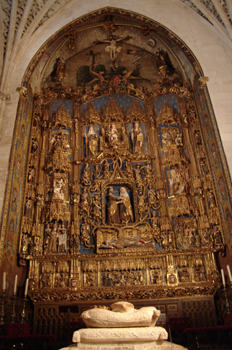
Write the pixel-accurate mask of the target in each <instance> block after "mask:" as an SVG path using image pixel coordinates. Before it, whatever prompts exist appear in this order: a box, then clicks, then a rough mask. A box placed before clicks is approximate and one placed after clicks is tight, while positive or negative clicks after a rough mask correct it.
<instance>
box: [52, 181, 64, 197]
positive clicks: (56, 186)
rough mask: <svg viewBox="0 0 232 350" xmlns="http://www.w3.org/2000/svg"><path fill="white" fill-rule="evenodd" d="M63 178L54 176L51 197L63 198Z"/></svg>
mask: <svg viewBox="0 0 232 350" xmlns="http://www.w3.org/2000/svg"><path fill="white" fill-rule="evenodd" d="M64 191H65V180H64V178H63V177H60V178H56V179H55V180H54V182H53V193H54V196H53V199H60V200H64Z"/></svg>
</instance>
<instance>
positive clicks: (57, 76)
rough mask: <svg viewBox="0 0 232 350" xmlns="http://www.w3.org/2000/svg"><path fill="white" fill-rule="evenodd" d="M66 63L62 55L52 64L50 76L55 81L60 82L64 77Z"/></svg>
mask: <svg viewBox="0 0 232 350" xmlns="http://www.w3.org/2000/svg"><path fill="white" fill-rule="evenodd" d="M65 69H66V63H65V60H64V59H63V57H58V58H57V60H56V63H55V64H54V68H53V72H52V78H53V80H55V81H58V82H60V81H61V80H62V79H64V77H65Z"/></svg>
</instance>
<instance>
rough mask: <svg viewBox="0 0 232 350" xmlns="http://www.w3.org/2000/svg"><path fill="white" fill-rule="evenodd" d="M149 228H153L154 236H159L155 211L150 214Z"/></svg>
mask: <svg viewBox="0 0 232 350" xmlns="http://www.w3.org/2000/svg"><path fill="white" fill-rule="evenodd" d="M151 226H152V228H153V233H154V235H155V236H157V235H159V234H160V228H159V218H158V217H157V213H156V211H153V212H152V217H151Z"/></svg>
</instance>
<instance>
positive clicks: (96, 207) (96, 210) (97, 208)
mask: <svg viewBox="0 0 232 350" xmlns="http://www.w3.org/2000/svg"><path fill="white" fill-rule="evenodd" d="M92 205H93V210H92V214H93V219H94V220H95V221H96V223H97V224H99V221H100V219H101V216H102V215H101V203H100V200H99V198H98V195H95V197H94V199H93V204H92Z"/></svg>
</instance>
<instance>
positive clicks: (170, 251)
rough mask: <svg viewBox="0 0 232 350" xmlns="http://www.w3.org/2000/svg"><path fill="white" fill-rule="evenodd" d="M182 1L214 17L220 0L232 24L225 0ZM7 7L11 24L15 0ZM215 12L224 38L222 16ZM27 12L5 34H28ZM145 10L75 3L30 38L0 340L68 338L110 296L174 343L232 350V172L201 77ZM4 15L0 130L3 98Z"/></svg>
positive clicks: (4, 224)
mask: <svg viewBox="0 0 232 350" xmlns="http://www.w3.org/2000/svg"><path fill="white" fill-rule="evenodd" d="M167 2H169V1H167ZM170 2H172V1H170ZM177 2H180V3H181V6H182V5H183V6H185V8H188V9H189V10H190V9H191V11H195V16H199V17H201V20H202V21H204V22H207V21H208V22H209V21H210V20H211V21H212V18H211V17H209V16H208V18H207V17H206V14H207V13H204V12H203V13H202V11H203V9H202V6H205V8H206V9H208V10H209V4H213V5H214V9H215V11H216V10H217V11H219V8H218V7H217V6H216V5H218V4H221V3H224V7H223V8H224V10H225V9H226V10H227V19H228V20H229V21H230V22H231V19H230V11H231V7H232V6H231V2H230V1H224V2H223V1H222V2H220V1H208V2H204V1H203V4H202V5H201V6H200V5H199V6H198V8H197V9H198V11H196V8H194V6H195V7H196V5H197V4H198V3H202V2H200V1H193V2H191V1H182V2H181V1H176V3H177ZM25 3H26V4H24V3H23V2H21V3H20V1H19V2H18V3H17V4H18V5H20V4H21V7H20V6H19V7H18V9H20V8H21V10H22V11H21V16H22V18H23V16H24V14H25V16H26V15H27V14H30V13H31V12H30V6H32V7H31V9H32V8H33V5H32V4H31V2H30V1H26V2H25ZM47 3H50V1H48V2H47ZM215 3H216V4H215ZM23 4H24V5H23ZM62 4H63V3H62ZM66 4H68V2H66V3H64V4H63V5H62V6H63V7H65V6H66ZM47 5H48V4H46V5H45V4H43V5H40V6H41V7H39V8H38V9H37V10H38V11H43V6H47ZM4 6H5V5H2V11H3V10H4V9H5V10H6V7H5V8H4ZM9 6H10V9H11V12H10V13H11V14H10V15H9V18H10V19H11V21H12V18H14V17H12V16H13V15H12V13H14V11H16V9H14V6H16V5H14V4H13V5H12V4H11V5H9V4H8V9H9ZM67 6H68V5H67ZM218 6H219V5H218ZM70 9H72V7H71V6H70ZM5 10H4V11H5ZM54 11H58V9H56V8H55V10H54ZM44 12H45V11H44ZM4 13H6V11H5V12H4ZM15 13H16V12H15ZM18 13H20V11H19V12H18ZM217 14H218V12H217ZM34 15H35V14H34ZM211 15H212V16H213V14H212V11H211ZM214 15H215V13H214ZM218 15H221V19H222V20H224V27H223V28H224V29H223V30H225V31H227V32H228V33H229V34H228V35H229V36H230V22H229V24H228V21H226V19H225V17H224V16H222V14H221V12H219V14H218ZM51 16H52V15H51ZM19 17H20V16H19ZM216 17H217V16H216ZM20 18H21V17H20ZM22 18H21V22H20V21H19V24H17V26H18V27H17V28H18V29H17V30H19V31H21V33H20V34H19V35H18V36H17V31H16V34H15V39H17V37H18V39H19V38H20V35H23V33H24V32H25V31H26V29H27V27H25V28H26V29H25V28H24V29H23V26H21V27H20V23H22ZM155 18H156V17H155V15H154V14H153V15H151V16H150V17H149V16H144V15H142V14H139V13H137V12H134V11H133V9H132V8H131V10H126V9H123V6H122V8H119V7H106V6H105V7H103V6H102V7H99V8H98V9H97V10H93V11H87V12H86V14H83V15H80V14H78V13H76V14H75V15H73V20H72V21H71V20H70V21H69V22H68V23H67V24H66V25H61V26H60V27H59V29H58V30H54V32H53V34H52V35H50V36H49V37H48V39H47V40H44V41H42V39H41V43H40V44H39V48H38V50H37V51H36V52H35V53H34V54H33V56H32V58H31V59H30V61H29V64H27V66H26V67H25V70H24V71H23V72H22V78H21V84H20V86H19V87H18V86H15V91H16V88H17V94H18V100H17V104H16V105H17V110H15V115H14V117H15V123H14V125H13V126H12V130H13V131H12V135H13V139H12V143H11V149H10V157H9V161H8V170H7V180H6V185H4V192H3V195H2V197H3V205H2V220H1V246H0V250H1V257H0V259H1V260H0V285H2V286H3V288H2V292H1V293H0V296H1V300H0V303H1V306H0V337H1V339H2V341H3V342H2V344H3V345H0V349H8V348H9V349H12V348H16V349H30V348H33V349H37V347H38V348H40V349H45V348H46V347H48V346H49V347H50V348H51V349H59V348H61V347H62V346H67V345H68V344H70V343H71V337H72V332H73V331H74V330H76V329H79V328H83V327H84V324H83V321H82V319H81V317H80V316H81V313H82V312H83V311H85V310H88V309H90V308H102V307H106V308H107V307H109V306H110V305H111V304H112V303H113V302H116V301H128V302H131V303H133V304H134V305H135V308H140V307H143V306H155V307H156V308H157V309H158V310H160V311H161V315H162V317H161V318H160V325H162V326H164V327H166V329H167V331H168V333H169V341H171V342H172V341H173V342H176V343H178V344H182V345H185V346H186V347H188V348H189V349H203V348H204V349H209V345H210V346H211V347H210V349H230V346H231V345H230V337H231V330H232V318H231V310H232V289H231V287H232V279H231V272H230V269H231V268H232V263H231V252H232V244H231V235H232V211H231V178H230V170H229V166H228V163H227V154H225V152H224V149H223V144H222V141H221V138H220V132H219V129H218V126H217V116H215V113H214V109H213V106H212V101H211V96H210V93H209V90H208V88H207V84H208V81H210V79H211V77H210V76H209V77H208V76H206V75H205V73H204V71H203V68H202V66H201V64H200V63H199V60H198V57H197V55H196V54H195V53H194V52H193V51H192V50H191V49H190V48H189V47H188V45H187V44H186V43H185V42H184V41H183V40H182V39H181V38H180V37H179V36H178V35H176V33H174V32H172V31H171V30H170V29H169V28H168V27H167V26H165V25H163V24H162V23H160V22H159V21H158V20H157V21H156V20H155ZM14 19H15V18H14ZM58 19H59V17H58ZM15 20H16V19H15ZM48 20H49V18H48ZM32 21H33V19H32ZM44 21H45V19H44ZM215 21H216V20H215ZM208 22H207V23H208ZM219 22H220V21H219ZM4 23H6V22H4ZM11 23H12V22H11ZM38 23H39V24H38V25H37V27H35V26H34V31H36V30H40V28H43V23H44V22H43V20H42V19H41V20H40V22H38ZM210 23H211V22H210ZM212 23H213V24H212ZM212 23H211V24H207V25H212V26H214V27H215V28H216V30H218V31H219V32H220V30H221V29H220V28H221V27H220V26H219V27H220V28H219V27H217V25H216V22H215V23H214V22H212ZM220 23H221V22H220ZM8 25H9V27H8V29H9V33H8V34H7V35H8V39H6V42H5V47H2V48H1V50H3V51H4V50H5V51H4V54H3V64H2V63H1V68H2V76H1V77H2V86H5V90H4V91H5V92H4V93H3V92H2V95H1V96H3V95H4V96H3V97H4V98H2V99H1V105H0V107H1V109H0V111H2V113H3V114H2V116H3V117H2V116H1V118H2V119H1V127H3V125H4V123H5V125H6V119H4V115H5V114H4V110H6V111H7V108H8V107H7V106H8V105H10V103H11V102H10V100H11V97H10V95H9V94H8V95H7V93H8V92H7V84H6V82H7V76H6V73H5V71H6V67H7V63H6V62H5V63H4V60H6V59H7V57H8V59H9V60H10V59H11V58H10V57H11V56H10V55H9V56H7V54H8V52H9V45H8V44H9V43H8V42H9V40H10V39H9V36H10V22H8ZM56 26H59V22H58V23H57V21H56ZM0 28H3V27H1V26H0ZM2 32H3V31H2ZM4 33H5V32H4ZM12 33H13V32H11V35H13V34H12ZM31 35H32V34H31ZM226 38H227V37H226ZM7 40H8V41H7ZM7 43H8V44H7ZM29 44H30V42H29ZM29 44H28V45H29ZM7 50H8V51H7ZM15 52H16V53H17V50H16V49H15ZM16 53H15V55H16V56H17V54H16ZM11 54H12V55H13V54H14V46H12V48H11ZM18 55H19V53H18ZM12 57H13V56H12ZM22 57H23V56H22ZM19 59H20V58H19ZM12 62H13V61H12ZM12 64H13V63H12ZM9 67H10V66H8V73H7V74H10V73H9V72H10V68H9ZM12 69H13V68H12ZM14 69H15V70H16V71H17V65H16V66H15V67H14ZM4 70H5V71H4ZM3 78H4V79H5V80H4V79H3ZM3 83H4V84H5V85H4V84H3ZM2 90H3V88H2ZM3 102H4V103H3ZM4 108H5V109H4ZM3 138H4V134H3ZM0 148H1V144H0ZM228 157H229V156H228ZM228 159H229V158H228ZM16 275H17V277H16ZM187 328H188V329H190V330H189V331H187V332H184V330H185V329H187ZM16 329H17V331H19V332H22V335H23V336H24V338H23V340H21V343H20V344H21V345H20V344H19V342H18V343H17V341H16V340H15V338H14V336H15V334H14V332H15V330H16ZM193 329H194V331H193ZM7 332H8V338H7V341H6V333H7ZM9 332H11V333H9ZM0 343H1V341H0ZM212 343H214V345H213V344H212ZM20 346H21V347H20ZM213 346H214V347H213Z"/></svg>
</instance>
